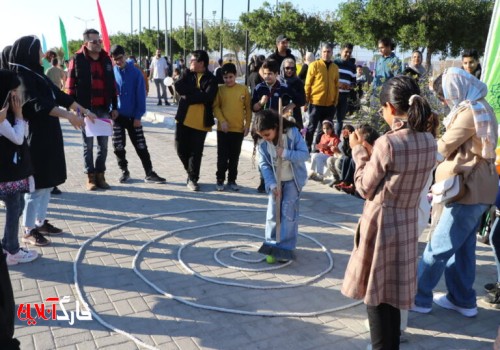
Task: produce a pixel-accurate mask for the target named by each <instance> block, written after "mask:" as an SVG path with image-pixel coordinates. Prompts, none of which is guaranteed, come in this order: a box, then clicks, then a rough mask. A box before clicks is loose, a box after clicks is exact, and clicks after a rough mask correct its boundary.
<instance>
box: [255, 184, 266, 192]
mask: <svg viewBox="0 0 500 350" xmlns="http://www.w3.org/2000/svg"><path fill="white" fill-rule="evenodd" d="M257 192H259V193H266V186H265V185H264V183H261V184H260V185H259V187H257Z"/></svg>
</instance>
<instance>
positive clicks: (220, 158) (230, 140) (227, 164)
mask: <svg viewBox="0 0 500 350" xmlns="http://www.w3.org/2000/svg"><path fill="white" fill-rule="evenodd" d="M242 143H243V133H242V132H222V131H217V172H216V173H215V176H216V179H217V181H218V182H224V180H225V179H226V171H227V172H228V173H227V181H228V182H236V177H237V176H238V162H239V160H240V153H241V144H242Z"/></svg>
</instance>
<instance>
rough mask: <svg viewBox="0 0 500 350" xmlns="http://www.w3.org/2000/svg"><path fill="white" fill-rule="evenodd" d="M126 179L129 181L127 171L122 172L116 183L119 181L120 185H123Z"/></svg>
mask: <svg viewBox="0 0 500 350" xmlns="http://www.w3.org/2000/svg"><path fill="white" fill-rule="evenodd" d="M128 179H130V172H129V171H128V170H122V176H120V178H119V179H118V181H120V183H122V184H123V183H125V182H127V181H128Z"/></svg>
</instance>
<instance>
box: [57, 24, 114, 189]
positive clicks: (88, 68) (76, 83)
mask: <svg viewBox="0 0 500 350" xmlns="http://www.w3.org/2000/svg"><path fill="white" fill-rule="evenodd" d="M83 40H84V43H83V45H82V48H81V49H80V50H78V51H77V53H76V55H75V56H74V57H73V59H72V60H71V61H70V62H69V67H68V79H67V80H66V92H67V93H68V94H69V95H71V96H72V97H73V98H74V99H75V100H76V101H77V102H78V103H79V104H81V105H82V106H83V107H85V108H86V109H87V111H88V110H91V111H92V112H94V113H95V114H96V115H97V116H98V117H99V118H109V117H110V114H111V117H112V118H113V119H115V118H116V117H118V111H117V109H118V102H117V101H118V100H117V93H116V87H115V75H114V73H113V64H112V63H111V59H110V58H109V54H108V53H107V52H106V51H104V50H103V49H102V40H101V38H100V36H99V32H98V31H97V30H95V29H87V30H86V31H85V32H84V33H83ZM110 110H111V113H110ZM81 112H82V113H83V114H85V112H86V111H81ZM82 136H83V158H84V163H85V172H86V173H87V177H88V178H87V183H86V188H87V190H89V191H93V190H95V189H96V187H99V188H102V189H108V188H109V187H110V186H109V185H108V183H107V182H106V179H105V178H104V172H105V171H106V158H107V155H108V136H97V144H98V146H97V157H96V160H95V165H94V156H93V150H92V149H93V145H94V138H93V137H87V135H86V134H85V130H82Z"/></svg>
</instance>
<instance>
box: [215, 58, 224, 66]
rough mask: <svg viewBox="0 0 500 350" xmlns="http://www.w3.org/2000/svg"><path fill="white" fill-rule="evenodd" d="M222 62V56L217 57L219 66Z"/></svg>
mask: <svg viewBox="0 0 500 350" xmlns="http://www.w3.org/2000/svg"><path fill="white" fill-rule="evenodd" d="M223 62H224V61H223V60H222V58H219V59H218V60H217V63H218V64H219V66H221V65H222V63H223Z"/></svg>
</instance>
